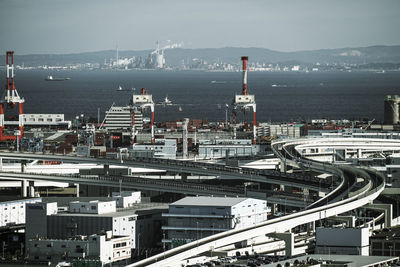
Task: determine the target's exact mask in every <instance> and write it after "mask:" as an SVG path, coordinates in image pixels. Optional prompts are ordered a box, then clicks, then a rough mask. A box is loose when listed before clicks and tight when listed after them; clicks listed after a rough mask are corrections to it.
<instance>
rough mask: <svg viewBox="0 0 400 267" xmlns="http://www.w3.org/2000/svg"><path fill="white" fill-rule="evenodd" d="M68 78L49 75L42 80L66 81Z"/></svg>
mask: <svg viewBox="0 0 400 267" xmlns="http://www.w3.org/2000/svg"><path fill="white" fill-rule="evenodd" d="M70 79H71V78H56V77H53V76H51V75H49V76H47V78H46V79H44V80H45V81H48V82H61V81H67V80H70Z"/></svg>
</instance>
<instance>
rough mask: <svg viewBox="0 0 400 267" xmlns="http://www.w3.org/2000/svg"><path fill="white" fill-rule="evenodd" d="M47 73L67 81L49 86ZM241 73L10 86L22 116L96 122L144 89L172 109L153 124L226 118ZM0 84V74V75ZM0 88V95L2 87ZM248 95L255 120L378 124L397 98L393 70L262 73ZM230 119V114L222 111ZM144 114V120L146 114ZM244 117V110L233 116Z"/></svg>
mask: <svg viewBox="0 0 400 267" xmlns="http://www.w3.org/2000/svg"><path fill="white" fill-rule="evenodd" d="M48 75H53V76H54V77H69V78H71V80H68V81H62V82H48V81H45V80H44V79H45V78H46V77H47V76H48ZM241 79H242V73H240V72H200V71H180V72H174V71H111V70H108V71H106V70H96V71H49V70H16V77H15V84H16V87H17V90H18V92H19V94H20V95H21V96H22V97H24V98H25V102H26V103H25V106H24V110H25V113H64V114H65V116H66V118H67V119H72V118H74V117H75V116H77V115H80V114H84V115H85V116H86V117H93V118H96V119H97V110H98V108H100V117H101V120H102V118H104V114H105V111H106V110H108V109H109V107H110V106H111V104H112V103H115V105H126V104H128V103H129V100H130V98H131V96H132V92H131V91H117V88H118V87H119V86H121V87H122V88H124V89H132V88H136V92H137V93H139V92H140V88H142V87H145V88H146V90H147V91H148V93H149V94H152V95H153V99H154V101H156V102H158V101H162V100H163V99H164V98H165V96H166V95H168V98H169V99H170V100H171V101H172V102H173V103H174V105H173V106H166V107H163V106H156V111H155V120H156V121H158V122H161V121H170V120H175V119H182V118H185V117H187V118H193V119H207V120H209V121H224V120H225V104H229V105H230V104H231V103H232V99H233V97H234V95H235V93H240V92H241V88H242V80H241ZM0 82H1V84H3V85H5V83H6V82H5V73H4V74H3V75H1V77H0ZM2 90H5V89H4V87H3V89H2ZM248 91H249V93H250V94H255V95H256V103H257V121H261V122H267V121H273V122H276V121H302V120H311V119H315V118H330V119H362V118H369V119H373V118H375V119H376V120H378V121H381V120H383V100H384V98H385V96H386V95H389V94H400V72H387V73H374V72H327V73H323V72H321V73H318V72H317V73H292V72H290V73H289V72H288V73H283V72H280V73H267V72H249V73H248ZM229 114H230V112H229ZM148 116H149V115H148ZM238 118H239V119H242V120H251V114H250V113H246V114H243V113H240V114H239V116H238Z"/></svg>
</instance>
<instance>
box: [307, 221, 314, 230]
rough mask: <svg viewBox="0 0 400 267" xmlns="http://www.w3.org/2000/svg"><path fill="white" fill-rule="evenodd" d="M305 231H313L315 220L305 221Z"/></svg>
mask: <svg viewBox="0 0 400 267" xmlns="http://www.w3.org/2000/svg"><path fill="white" fill-rule="evenodd" d="M307 232H314V233H315V222H310V223H307Z"/></svg>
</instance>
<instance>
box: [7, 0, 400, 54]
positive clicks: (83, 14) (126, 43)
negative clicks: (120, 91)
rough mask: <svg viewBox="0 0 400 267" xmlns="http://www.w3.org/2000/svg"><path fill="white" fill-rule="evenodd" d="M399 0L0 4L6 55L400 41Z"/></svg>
mask: <svg viewBox="0 0 400 267" xmlns="http://www.w3.org/2000/svg"><path fill="white" fill-rule="evenodd" d="M399 29H400V1H399V0H331V1H327V0H326V1H325V0H303V1H300V0H271V1H270V0H254V1H252V0H198V1H195V0H0V53H5V51H6V50H9V49H12V50H14V51H15V52H16V53H17V54H30V53H35V54H37V53H71V52H73V53H75V52H86V51H98V50H106V49H115V47H116V45H117V44H118V47H119V48H120V49H121V50H141V49H151V48H153V47H154V46H155V42H156V41H157V40H159V41H160V42H165V41H166V40H171V41H172V42H177V43H178V42H183V43H184V47H186V48H205V47H225V46H236V47H264V48H270V49H274V50H279V51H295V50H311V49H321V48H339V47H355V46H370V45H378V44H383V45H398V44H400V32H399Z"/></svg>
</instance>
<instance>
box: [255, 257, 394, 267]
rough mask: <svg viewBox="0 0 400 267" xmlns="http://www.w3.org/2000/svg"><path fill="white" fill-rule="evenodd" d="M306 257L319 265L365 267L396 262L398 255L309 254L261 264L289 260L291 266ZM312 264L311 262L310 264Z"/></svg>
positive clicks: (273, 265)
mask: <svg viewBox="0 0 400 267" xmlns="http://www.w3.org/2000/svg"><path fill="white" fill-rule="evenodd" d="M308 259H314V260H317V261H319V262H320V264H321V266H325V265H330V266H333V265H335V266H340V265H342V266H343V265H347V266H349V267H350V266H351V267H366V266H376V265H378V264H379V265H383V264H385V263H391V262H396V261H398V260H399V257H395V256H392V257H389V256H359V255H332V254H330V255H328V254H310V255H305V256H300V257H295V258H291V259H287V260H284V261H279V262H273V263H271V264H265V265H261V266H265V267H266V266H268V267H276V266H277V265H278V264H279V263H280V264H281V266H285V263H286V262H290V263H291V266H292V265H293V263H294V261H296V260H297V261H299V262H300V263H301V262H303V261H304V262H307V260H308ZM307 265H310V264H307V263H306V264H304V265H303V264H300V265H299V266H307ZM311 265H313V264H311Z"/></svg>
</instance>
